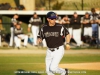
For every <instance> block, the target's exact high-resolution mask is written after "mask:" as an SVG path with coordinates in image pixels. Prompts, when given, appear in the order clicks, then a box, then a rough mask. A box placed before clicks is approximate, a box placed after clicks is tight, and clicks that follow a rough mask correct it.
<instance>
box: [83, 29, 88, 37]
mask: <svg viewBox="0 0 100 75" xmlns="http://www.w3.org/2000/svg"><path fill="white" fill-rule="evenodd" d="M85 35H88V28H87V27H84V36H85Z"/></svg>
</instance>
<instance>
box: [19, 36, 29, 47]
mask: <svg viewBox="0 0 100 75" xmlns="http://www.w3.org/2000/svg"><path fill="white" fill-rule="evenodd" d="M19 37H20V38H21V39H23V40H24V46H27V42H28V35H25V34H21V35H20V36H19Z"/></svg>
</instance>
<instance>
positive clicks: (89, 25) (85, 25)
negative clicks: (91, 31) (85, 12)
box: [81, 16, 91, 27]
mask: <svg viewBox="0 0 100 75" xmlns="http://www.w3.org/2000/svg"><path fill="white" fill-rule="evenodd" d="M84 21H85V22H87V23H86V24H83V27H91V23H90V21H91V20H90V16H89V17H88V18H86V17H85V16H84V17H82V18H81V23H82V22H84Z"/></svg>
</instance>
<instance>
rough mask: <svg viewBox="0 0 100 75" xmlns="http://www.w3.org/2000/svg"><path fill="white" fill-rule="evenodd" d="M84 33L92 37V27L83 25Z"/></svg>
mask: <svg viewBox="0 0 100 75" xmlns="http://www.w3.org/2000/svg"><path fill="white" fill-rule="evenodd" d="M84 35H89V36H90V37H92V27H84Z"/></svg>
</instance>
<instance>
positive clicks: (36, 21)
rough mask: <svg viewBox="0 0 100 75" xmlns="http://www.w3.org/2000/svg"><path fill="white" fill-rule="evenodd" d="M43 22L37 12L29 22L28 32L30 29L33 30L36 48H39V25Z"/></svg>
mask: <svg viewBox="0 0 100 75" xmlns="http://www.w3.org/2000/svg"><path fill="white" fill-rule="evenodd" d="M41 22H42V20H41V18H40V17H38V15H37V13H36V12H35V13H34V14H33V17H31V18H30V20H29V25H28V32H30V28H31V30H32V34H33V38H34V44H33V45H34V46H37V35H38V32H39V25H40V24H41Z"/></svg>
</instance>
